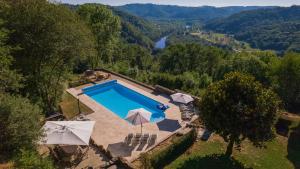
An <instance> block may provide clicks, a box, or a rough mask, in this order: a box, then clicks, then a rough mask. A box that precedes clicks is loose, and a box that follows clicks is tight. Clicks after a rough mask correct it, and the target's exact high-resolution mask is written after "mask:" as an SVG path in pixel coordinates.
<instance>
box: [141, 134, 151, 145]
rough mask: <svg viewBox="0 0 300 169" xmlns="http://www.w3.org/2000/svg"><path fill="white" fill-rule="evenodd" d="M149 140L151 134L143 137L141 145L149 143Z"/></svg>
mask: <svg viewBox="0 0 300 169" xmlns="http://www.w3.org/2000/svg"><path fill="white" fill-rule="evenodd" d="M148 138H149V134H148V133H146V134H144V135H143V137H142V138H141V144H143V143H144V144H146V143H147V142H148Z"/></svg>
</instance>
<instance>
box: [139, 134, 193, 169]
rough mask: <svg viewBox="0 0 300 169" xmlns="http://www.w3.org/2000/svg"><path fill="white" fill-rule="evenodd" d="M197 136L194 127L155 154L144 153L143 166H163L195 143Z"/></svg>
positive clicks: (147, 167)
mask: <svg viewBox="0 0 300 169" xmlns="http://www.w3.org/2000/svg"><path fill="white" fill-rule="evenodd" d="M196 136H197V134H196V130H195V129H193V130H192V131H190V132H189V133H188V134H186V135H184V136H182V137H181V138H179V139H176V140H175V141H174V142H173V143H172V144H171V145H169V146H168V147H166V148H164V149H162V150H160V151H157V152H154V153H153V154H143V155H142V156H141V162H142V164H143V167H144V168H146V169H149V168H163V167H164V166H166V165H167V164H169V163H170V162H172V161H173V160H174V159H176V158H177V157H178V156H179V155H181V154H182V153H184V152H185V151H186V150H187V149H188V148H189V147H190V146H191V145H193V143H194V141H195V140H196Z"/></svg>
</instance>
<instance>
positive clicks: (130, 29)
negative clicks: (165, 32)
mask: <svg viewBox="0 0 300 169" xmlns="http://www.w3.org/2000/svg"><path fill="white" fill-rule="evenodd" d="M111 9H112V10H113V12H114V14H115V15H118V16H119V17H120V19H121V24H122V31H121V36H122V38H123V39H124V40H126V41H127V42H128V43H137V44H139V45H141V46H144V47H147V48H152V47H153V45H154V42H153V41H155V40H157V39H158V38H159V37H160V36H161V34H160V31H159V30H158V28H157V26H156V25H154V24H153V23H152V22H149V21H147V20H145V19H143V18H140V17H137V16H134V15H132V14H129V13H127V12H124V11H121V10H119V9H117V8H111Z"/></svg>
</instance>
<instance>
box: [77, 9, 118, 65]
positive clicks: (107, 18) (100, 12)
mask: <svg viewBox="0 0 300 169" xmlns="http://www.w3.org/2000/svg"><path fill="white" fill-rule="evenodd" d="M77 13H78V14H79V15H80V16H81V17H82V18H83V19H84V20H86V21H87V23H88V24H89V25H90V27H91V29H92V31H93V33H94V35H95V37H96V39H97V50H98V55H99V57H98V59H97V60H95V61H94V65H93V67H96V66H99V64H100V62H101V61H103V62H104V63H111V61H112V56H113V53H114V51H113V50H114V49H115V48H116V43H117V40H118V37H119V33H120V30H121V23H120V20H119V18H118V17H117V16H114V15H113V13H112V11H111V10H109V9H108V8H107V7H105V6H104V5H95V4H86V5H81V6H80V7H79V9H78V10H77Z"/></svg>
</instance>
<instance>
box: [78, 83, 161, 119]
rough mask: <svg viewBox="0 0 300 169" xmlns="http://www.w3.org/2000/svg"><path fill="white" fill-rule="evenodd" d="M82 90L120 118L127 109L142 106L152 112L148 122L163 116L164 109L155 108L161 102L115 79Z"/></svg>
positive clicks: (123, 116)
mask: <svg viewBox="0 0 300 169" xmlns="http://www.w3.org/2000/svg"><path fill="white" fill-rule="evenodd" d="M82 90H83V93H84V94H86V95H88V96H89V97H91V98H92V99H93V100H95V101H96V102H97V103H99V104H101V105H103V106H104V107H106V108H107V109H109V110H110V111H112V112H113V113H115V114H116V115H118V116H119V117H120V118H122V119H125V118H126V115H127V113H128V111H130V110H133V109H138V108H144V109H146V110H148V111H149V112H151V113H152V115H151V120H150V122H158V121H161V120H163V119H164V118H165V113H164V111H163V110H160V109H158V108H157V105H160V104H161V103H159V102H157V101H155V100H153V99H151V98H149V97H146V96H144V95H142V94H140V93H138V92H136V91H133V90H131V89H129V88H127V87H125V86H123V85H121V84H119V83H117V80H112V81H109V82H105V83H102V84H97V85H94V86H91V87H87V88H84V89H82Z"/></svg>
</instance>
